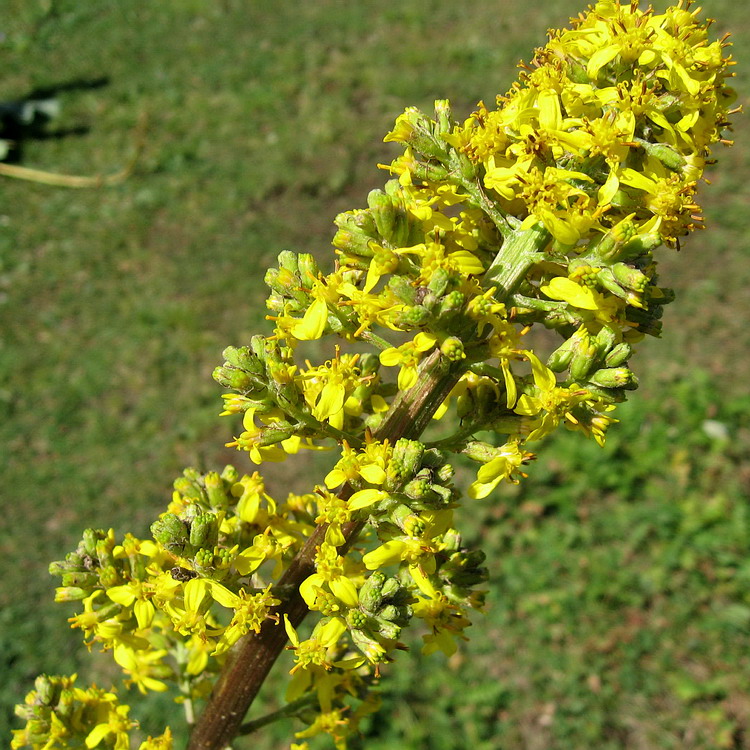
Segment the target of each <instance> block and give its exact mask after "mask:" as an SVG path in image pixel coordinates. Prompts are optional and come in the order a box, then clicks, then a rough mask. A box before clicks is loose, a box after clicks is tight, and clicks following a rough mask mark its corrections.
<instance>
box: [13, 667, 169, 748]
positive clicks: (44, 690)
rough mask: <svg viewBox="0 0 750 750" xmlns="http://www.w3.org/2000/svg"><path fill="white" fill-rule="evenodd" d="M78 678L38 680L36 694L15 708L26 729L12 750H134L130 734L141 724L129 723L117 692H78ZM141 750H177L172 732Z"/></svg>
mask: <svg viewBox="0 0 750 750" xmlns="http://www.w3.org/2000/svg"><path fill="white" fill-rule="evenodd" d="M76 679H77V677H76V675H72V676H71V677H54V676H52V677H50V676H47V675H41V676H39V677H37V679H36V686H35V689H34V690H32V691H31V692H30V693H29V694H28V695H27V696H26V701H25V703H24V704H23V705H20V706H17V707H16V713H17V714H18V716H20V717H22V718H24V719H26V726H25V727H24V728H23V729H18V730H15V731H14V732H13V739H12V740H11V743H10V746H11V748H12V750H17V749H18V748H23V747H33V748H40V750H68V749H69V748H72V747H86V748H97V747H98V748H102V750H104V748H110V749H111V750H130V732H131V730H133V729H134V728H136V727H137V726H138V722H136V721H133V720H132V719H130V718H128V713H129V712H130V708H129V707H128V706H126V705H123V704H121V703H120V702H119V701H118V698H117V695H116V693H115V692H114V691H112V690H110V691H107V690H102V689H101V688H98V687H96V686H94V685H92V686H91V687H88V688H81V687H76V684H75V683H76ZM138 747H139V750H172V734H171V732H170V731H169V729H167V730H166V731H165V732H164V733H163V734H161V735H159V736H158V737H149V738H148V739H146V740H144V741H143V742H141V743H140V745H139V746H138Z"/></svg>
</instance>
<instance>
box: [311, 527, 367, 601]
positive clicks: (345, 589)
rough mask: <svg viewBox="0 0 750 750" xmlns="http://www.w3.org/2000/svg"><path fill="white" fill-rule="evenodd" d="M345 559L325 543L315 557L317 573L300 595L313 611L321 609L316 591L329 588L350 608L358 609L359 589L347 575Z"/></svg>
mask: <svg viewBox="0 0 750 750" xmlns="http://www.w3.org/2000/svg"><path fill="white" fill-rule="evenodd" d="M344 564H345V559H344V558H343V557H341V556H340V555H339V554H338V552H337V551H336V548H335V547H334V546H332V545H331V544H328V543H326V542H324V543H323V544H321V545H320V547H319V548H318V552H317V554H316V555H315V573H313V574H312V575H310V576H308V577H307V578H306V579H305V580H304V581H302V583H301V584H300V587H299V593H300V595H301V596H302V598H303V599H304V600H305V602H307V605H308V607H310V608H311V609H319V607H318V606H317V601H318V598H319V593H318V591H317V590H316V589H322V590H324V591H325V588H326V587H328V589H330V591H331V593H332V594H333V595H334V596H335V597H336V598H338V599H340V600H341V601H342V602H343V603H344V604H346V605H347V606H348V607H356V606H357V604H358V603H359V598H358V596H357V587H356V585H355V584H354V583H353V582H352V581H351V580H350V578H349V577H348V576H347V575H346V572H345V568H344Z"/></svg>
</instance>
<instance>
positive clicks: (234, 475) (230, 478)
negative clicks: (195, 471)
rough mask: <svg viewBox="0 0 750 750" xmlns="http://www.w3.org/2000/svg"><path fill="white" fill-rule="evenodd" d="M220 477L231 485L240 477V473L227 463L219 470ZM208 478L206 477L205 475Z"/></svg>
mask: <svg viewBox="0 0 750 750" xmlns="http://www.w3.org/2000/svg"><path fill="white" fill-rule="evenodd" d="M221 478H222V479H223V480H224V481H225V482H226V483H227V485H228V486H229V487H231V486H232V485H233V484H234V483H235V482H237V481H238V480H239V478H240V473H239V472H238V471H237V469H235V468H234V466H232V465H231V464H227V465H226V466H225V467H224V468H223V469H222V471H221ZM206 479H208V477H206Z"/></svg>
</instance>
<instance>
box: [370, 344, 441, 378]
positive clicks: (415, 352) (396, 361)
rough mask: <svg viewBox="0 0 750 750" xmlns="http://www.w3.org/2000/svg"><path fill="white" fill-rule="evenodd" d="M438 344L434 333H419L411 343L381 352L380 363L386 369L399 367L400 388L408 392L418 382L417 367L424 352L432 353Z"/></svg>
mask: <svg viewBox="0 0 750 750" xmlns="http://www.w3.org/2000/svg"><path fill="white" fill-rule="evenodd" d="M436 342H437V336H435V335H434V334H432V333H424V332H420V333H418V334H417V335H416V336H415V337H414V338H413V339H412V340H411V341H408V342H407V343H405V344H401V346H399V347H391V348H390V349H385V350H384V351H382V352H380V363H381V364H383V365H385V366H386V367H395V366H396V365H399V366H400V367H401V369H400V370H399V373H398V387H399V390H401V391H406V390H408V389H409V388H411V387H412V386H413V385H414V384H415V383H416V382H417V366H418V365H419V361H420V359H421V357H422V354H424V352H427V351H430V349H432V348H433V347H434V346H435V344H436Z"/></svg>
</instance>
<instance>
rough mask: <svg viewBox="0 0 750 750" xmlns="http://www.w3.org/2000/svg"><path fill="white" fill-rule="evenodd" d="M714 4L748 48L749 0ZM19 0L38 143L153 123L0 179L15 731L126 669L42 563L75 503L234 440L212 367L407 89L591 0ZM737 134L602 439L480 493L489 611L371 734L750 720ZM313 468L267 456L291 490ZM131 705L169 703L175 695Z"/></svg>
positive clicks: (749, 364)
mask: <svg viewBox="0 0 750 750" xmlns="http://www.w3.org/2000/svg"><path fill="white" fill-rule="evenodd" d="M704 5H705V8H706V12H707V14H709V15H712V16H715V17H717V18H719V19H720V27H721V30H724V29H731V30H732V31H733V32H734V34H735V39H736V48H735V54H736V56H737V57H738V59H740V63H742V62H743V60H742V58H743V56H745V51H746V50H747V49H750V39H749V38H748V34H750V27H749V26H748V21H747V19H746V17H745V16H746V14H745V13H744V9H743V7H742V5H741V4H739V3H731V2H729V0H706V1H705V3H704ZM5 6H6V7H7V10H8V12H7V14H5V16H6V18H7V19H9V20H8V21H7V22H6V25H5V27H4V29H3V31H4V32H5V37H4V38H3V41H2V44H1V45H0V59H2V62H3V70H4V75H3V83H2V88H1V89H0V100H10V99H18V98H23V97H26V96H28V95H30V94H32V93H33V92H37V93H38V92H40V91H42V92H44V90H48V91H53V92H56V93H57V97H58V99H59V101H60V103H61V105H62V114H61V116H60V117H59V118H58V119H56V120H54V121H52V122H50V123H48V124H47V126H46V127H45V128H43V129H42V130H41V131H38V132H31V133H28V134H27V135H28V137H26V138H24V139H23V140H22V141H21V142H20V152H19V154H18V156H19V160H20V163H21V164H23V165H25V166H30V167H37V168H45V169H50V170H58V171H61V172H66V173H71V174H105V173H110V172H114V171H116V170H117V169H119V168H120V167H121V166H122V165H123V164H124V163H125V162H126V161H127V160H128V158H129V156H130V154H131V152H132V149H133V144H134V138H135V136H134V133H135V129H136V126H137V122H138V119H139V117H140V116H141V114H142V113H145V114H146V115H147V117H148V129H147V133H146V146H145V151H144V153H143V155H142V156H141V158H140V160H139V162H138V165H137V168H136V172H135V174H133V175H132V176H131V177H130V178H129V179H128V180H127V181H126V182H124V183H123V184H121V185H118V186H115V187H111V188H108V189H105V190H88V191H77V192H76V191H70V190H64V189H59V188H50V187H44V186H39V185H33V184H28V183H20V182H12V181H10V180H5V181H4V182H3V183H2V186H3V191H4V193H3V211H2V214H3V215H2V217H0V218H1V220H2V224H1V227H0V243H1V247H0V326H1V330H2V331H3V334H4V335H3V340H2V344H1V345H0V410H2V420H1V421H0V441H1V442H2V445H3V446H4V447H5V448H4V451H3V457H2V464H0V465H1V466H2V487H3V490H2V496H3V514H2V518H0V540H1V541H0V554H1V555H2V560H3V566H4V573H3V577H2V580H0V645H1V646H2V648H1V649H0V654H1V656H0V676H1V677H2V680H0V704H1V706H2V710H3V714H2V716H0V736H7V732H8V727H9V725H10V722H11V721H12V719H11V716H12V705H13V704H14V703H15V702H16V701H18V700H20V699H22V697H23V694H24V693H25V691H26V690H28V689H29V688H30V687H31V684H32V680H33V677H34V676H35V675H36V674H37V673H39V672H42V671H47V672H62V671H68V672H70V671H73V670H74V669H78V671H79V672H81V674H82V676H83V675H85V676H86V677H92V676H93V678H95V679H99V680H100V681H106V680H108V679H110V676H111V674H112V673H111V671H110V668H109V666H108V662H107V660H106V659H105V658H102V659H96V658H93V659H89V658H88V657H86V655H85V650H84V649H83V648H82V647H80V646H78V645H77V643H78V639H77V637H76V635H75V634H73V633H70V632H69V631H67V630H66V629H65V627H64V619H65V617H66V616H67V614H66V610H65V607H62V606H59V605H53V604H52V603H51V598H52V589H53V581H52V580H51V579H50V578H49V577H48V576H47V574H46V567H47V564H48V562H49V561H50V560H52V559H59V558H61V557H62V556H64V554H65V552H66V551H67V550H68V549H70V548H71V547H72V546H74V544H75V541H76V539H77V538H78V537H79V535H80V531H81V530H82V529H83V528H84V527H85V526H108V525H113V526H115V527H116V528H118V529H120V530H132V531H133V532H134V533H137V534H145V533H146V530H147V527H148V524H149V522H150V520H151V519H152V517H153V516H154V515H155V514H156V513H157V512H159V511H160V510H161V509H162V508H163V506H164V504H165V502H166V499H167V497H168V494H169V486H170V484H171V481H172V479H173V477H175V476H177V475H178V474H179V473H180V471H181V469H182V467H183V466H185V465H197V466H200V467H203V468H213V467H216V466H221V465H223V464H224V463H226V462H227V461H235V462H237V463H238V464H241V461H242V459H241V458H240V457H239V456H238V455H237V454H235V453H234V452H230V451H228V450H226V449H223V448H222V447H221V446H222V444H223V442H225V439H227V438H228V436H229V434H230V432H231V426H230V425H229V424H228V423H226V422H221V421H220V420H218V419H217V417H216V414H217V412H218V410H219V409H218V406H219V393H220V389H219V388H218V387H216V386H215V385H214V384H213V383H212V381H211V378H210V372H211V370H212V368H213V367H214V365H215V364H217V363H218V362H219V358H220V352H221V349H222V348H223V347H224V346H225V345H227V344H229V343H242V342H243V341H245V340H246V339H247V338H248V336H249V335H250V334H251V333H253V332H255V331H257V330H260V329H261V328H262V326H263V325H265V324H264V323H263V321H262V318H263V310H262V307H260V305H261V304H262V299H263V298H264V296H265V289H264V287H263V284H262V275H263V270H264V269H265V267H266V266H267V265H268V264H269V263H270V262H271V261H272V260H273V258H274V257H275V255H276V253H277V252H278V251H279V250H283V249H298V250H300V251H310V252H315V253H317V254H319V257H321V258H327V257H328V252H329V250H328V245H329V242H330V237H331V235H332V233H333V232H332V219H333V217H334V215H335V214H336V213H337V212H338V211H341V210H346V209H348V208H352V207H354V206H359V205H362V204H363V202H364V197H365V195H366V193H367V191H368V190H369V189H370V188H371V187H373V186H375V185H379V184H381V183H382V181H383V178H384V175H383V173H382V172H380V171H378V170H377V169H376V168H375V166H374V165H375V164H376V163H377V162H379V161H385V160H387V159H388V158H389V154H390V153H392V151H391V150H390V149H389V148H388V147H386V146H384V145H383V144H381V139H382V136H383V134H384V133H385V132H386V131H387V130H388V129H389V127H390V124H391V123H392V121H393V119H394V118H395V116H396V115H397V114H398V113H399V112H400V111H402V110H403V108H404V107H405V106H409V105H416V106H419V107H421V108H429V107H430V105H431V102H432V100H433V99H435V98H437V97H450V98H451V100H452V102H453V104H454V107H455V109H456V111H457V112H466V113H468V112H469V111H470V110H471V109H472V107H473V105H474V103H475V102H476V101H477V100H479V99H482V98H483V99H485V100H487V101H491V100H492V98H493V97H494V95H495V93H497V92H501V91H504V90H506V89H507V87H508V85H509V84H510V82H511V80H512V78H513V76H514V72H513V67H514V65H515V63H516V61H517V60H518V59H519V58H520V57H522V56H525V57H528V56H529V54H530V50H531V48H532V47H533V46H534V45H536V44H539V43H540V42H541V41H542V40H543V38H544V37H543V34H544V30H545V29H546V27H547V26H552V25H555V24H558V23H560V22H562V21H563V20H564V19H565V18H566V17H567V16H568V15H571V14H573V13H577V12H578V10H579V9H580V6H579V4H578V3H577V2H573V1H572V0H565V1H563V0H556V1H555V2H548V3H545V4H544V6H543V8H542V9H540V6H534V7H532V6H531V4H527V3H522V2H520V1H519V0H513V1H512V2H507V3H503V4H502V5H501V4H500V3H498V2H497V1H496V0H495V1H493V2H489V1H488V0H476V1H475V2H473V3H471V4H470V6H467V5H466V4H456V3H449V2H447V1H445V0H440V1H439V2H435V3H431V4H429V7H428V4H423V3H420V2H419V1H418V0H400V2H395V1H394V0H385V1H384V2H382V1H381V2H378V3H375V2H373V1H371V0H366V1H364V2H359V3H346V4H345V3H341V2H334V1H333V0H320V1H319V2H315V3H307V4H302V5H300V4H298V3H291V2H285V1H283V0H282V2H279V3H276V4H274V9H273V11H271V10H268V9H266V8H265V7H264V6H263V5H261V4H247V3H242V2H239V0H223V2H214V1H213V0H212V1H210V2H209V0H168V1H167V2H162V3H158V4H154V3H148V2H145V1H144V0H136V1H135V2H131V3H127V4H124V3H118V2H115V1H114V0H102V1H101V2H98V3H80V2H73V1H72V0H58V1H57V2H54V1H52V0H47V2H42V1H41V0H40V1H39V2H31V1H30V0H29V1H24V2H22V1H21V0H6V2H5ZM744 68H745V70H746V68H747V65H746V64H745V65H744ZM738 73H739V74H740V75H739V76H738V79H737V86H738V90H739V93H740V101H741V102H743V101H744V102H747V97H748V90H749V87H748V84H747V73H746V72H744V71H743V68H742V67H741V66H738ZM746 134H747V127H746V126H745V125H744V124H743V123H742V122H741V121H740V122H739V125H738V130H737V140H738V144H737V146H735V148H734V149H733V151H732V152H731V153H725V152H721V153H720V154H719V156H720V157H721V158H722V159H723V163H722V164H721V166H720V168H719V169H718V170H717V171H716V172H715V176H714V178H713V182H714V184H713V186H712V187H711V188H710V189H708V190H707V191H706V194H707V199H706V214H707V218H708V221H707V223H708V224H709V226H710V229H709V231H708V232H707V233H706V234H703V235H700V236H697V237H694V238H692V241H691V242H690V243H689V244H688V245H687V247H686V249H685V251H684V252H683V253H681V254H679V255H676V254H674V255H672V256H671V257H668V258H666V260H665V263H664V270H663V278H664V280H665V281H666V282H667V283H668V284H669V285H671V286H674V287H675V288H676V289H677V291H678V301H677V302H676V303H675V304H674V305H673V306H672V307H671V308H668V310H667V313H666V316H665V331H666V333H665V336H664V338H663V339H662V340H660V341H654V342H648V343H647V344H645V345H644V346H643V347H642V348H641V350H640V351H639V355H640V356H639V358H638V360H639V361H637V362H636V368H637V369H639V373H640V374H641V375H642V383H643V385H642V389H641V391H639V392H638V393H636V394H634V396H633V399H632V403H631V404H630V405H629V406H628V407H626V408H623V409H622V414H621V419H622V424H621V425H619V426H618V427H617V428H616V429H615V430H613V432H612V436H611V438H610V441H609V444H608V446H607V448H606V449H605V450H604V452H602V451H600V450H599V449H597V448H596V447H595V446H593V445H584V444H583V443H582V441H581V440H580V439H578V440H576V439H574V438H575V437H576V436H563V437H562V438H560V439H559V440H556V441H555V442H554V443H550V444H549V445H548V446H546V448H545V451H544V452H543V453H544V455H545V456H546V457H545V458H544V459H543V460H542V462H540V464H539V465H537V466H535V467H534V470H533V472H532V476H531V478H530V481H529V482H528V483H527V484H526V485H525V486H524V487H523V488H521V489H520V490H519V491H518V492H516V493H506V494H505V495H503V496H501V497H500V498H499V499H497V500H495V501H493V502H492V503H489V502H487V503H486V506H485V507H484V508H483V509H482V513H481V516H480V517H476V518H475V519H474V526H473V527H472V529H471V534H473V535H474V536H475V537H476V538H481V539H482V541H483V544H484V546H485V548H486V549H487V551H488V554H489V557H490V561H491V569H492V573H493V580H492V591H491V595H490V600H491V602H492V605H491V607H490V609H489V612H488V615H487V616H486V617H484V618H482V619H481V620H479V621H478V622H477V623H476V625H475V627H474V628H473V630H474V633H472V638H473V640H472V641H471V643H470V644H468V645H467V648H466V649H465V650H464V651H462V652H461V654H460V655H458V656H457V657H455V658H454V659H452V660H450V661H449V662H448V663H447V664H445V663H442V662H440V661H439V660H438V659H422V658H420V657H419V656H418V655H417V653H415V650H413V651H412V652H410V653H409V654H405V655H404V658H403V659H401V660H400V661H401V663H397V664H396V665H394V667H393V668H390V669H389V670H388V675H387V678H386V680H385V681H384V688H383V689H384V695H385V701H386V707H385V710H384V711H383V712H382V713H381V714H380V716H379V717H378V718H376V719H375V720H374V721H373V725H372V727H371V728H370V729H369V730H368V737H367V741H366V743H365V745H366V747H367V750H377V749H378V748H387V747H393V746H395V745H398V746H401V747H405V748H430V749H433V748H434V750H444V749H445V750H448V749H449V748H461V747H466V746H473V747H477V748H497V747H500V746H502V747H503V748H507V749H509V750H513V749H515V748H518V749H519V750H520V749H521V748H528V749H529V750H534V749H535V748H545V749H554V748H571V747H576V748H589V747H590V748H597V749H599V748H651V747H658V748H660V749H661V748H671V747H675V748H676V747H680V748H702V749H705V750H709V749H713V748H722V747H726V748H750V736H748V735H747V730H746V729H745V728H744V727H746V726H747V725H748V724H749V723H750V721H749V719H750V685H749V684H748V680H749V679H750V670H748V664H747V656H746V654H747V642H748V635H749V634H750V599H749V597H748V593H747V592H748V583H749V582H750V568H748V564H747V561H746V559H747V551H748V547H749V546H750V539H749V538H748V535H750V519H749V518H748V505H747V495H748V482H749V481H750V462H749V460H748V456H749V455H750V450H749V449H750V434H749V433H748V429H747V425H746V422H747V415H748V406H749V405H748V402H747V398H746V390H747V389H746V386H745V384H746V383H747V381H748V377H750V357H748V356H747V354H746V352H747V351H748V350H749V349H750V328H749V327H748V326H747V325H746V321H747V319H748V311H749V310H750V297H749V296H748V295H749V292H748V289H750V264H748V253H749V252H750V244H749V243H748V239H747V238H748V235H747V230H746V227H745V220H746V207H747V205H748V187H747V174H748V154H750V148H748V145H747V143H748V141H747V137H746ZM717 425H718V426H717ZM724 435H725V436H726V437H723V436H724ZM305 474H306V470H305V469H304V468H302V469H300V471H299V473H298V475H297V476H293V477H290V476H289V475H288V467H285V473H284V474H281V473H278V472H276V473H274V472H270V474H269V476H270V483H271V485H272V486H273V485H274V484H275V485H276V487H277V488H278V489H277V492H279V493H281V492H283V490H284V488H285V486H286V485H287V484H289V483H290V482H291V483H292V485H296V486H297V487H299V488H302V487H303V486H304V485H303V482H304V478H305ZM416 651H418V649H416ZM272 700H273V696H272V695H271V696H269V701H272ZM144 710H145V715H146V717H147V726H149V727H153V728H154V729H155V728H156V726H157V725H158V724H159V722H161V721H162V716H160V713H161V712H163V711H165V710H167V709H166V707H165V706H164V704H163V703H162V704H156V706H155V707H154V706H152V707H151V708H148V707H144ZM262 743H265V744H260V745H258V747H268V748H271V747H280V746H282V745H281V741H280V740H278V739H277V736H276V735H275V734H271V733H269V735H268V736H267V737H265V738H264V739H263V740H262Z"/></svg>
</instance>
